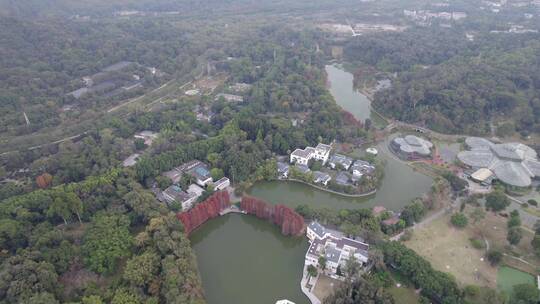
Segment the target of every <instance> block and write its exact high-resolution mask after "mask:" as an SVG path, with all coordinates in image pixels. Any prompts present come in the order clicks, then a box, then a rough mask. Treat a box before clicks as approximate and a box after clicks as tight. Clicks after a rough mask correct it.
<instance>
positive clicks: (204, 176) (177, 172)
mask: <svg viewBox="0 0 540 304" xmlns="http://www.w3.org/2000/svg"><path fill="white" fill-rule="evenodd" d="M184 174H189V175H191V176H193V177H194V178H195V181H196V183H197V184H198V185H200V186H202V187H206V185H208V184H210V183H212V182H213V180H212V176H211V175H210V170H209V169H208V166H207V165H206V164H205V163H203V162H201V161H198V160H192V161H190V162H187V163H185V164H183V165H181V166H179V167H176V168H174V169H172V170H171V171H167V172H165V173H163V175H164V176H167V177H168V178H170V179H171V180H172V181H173V183H174V184H176V183H178V182H180V179H182V175H184Z"/></svg>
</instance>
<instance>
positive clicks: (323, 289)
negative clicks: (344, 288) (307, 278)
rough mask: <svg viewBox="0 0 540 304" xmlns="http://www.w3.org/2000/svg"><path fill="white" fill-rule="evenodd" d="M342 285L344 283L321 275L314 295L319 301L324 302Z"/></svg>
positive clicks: (314, 289)
mask: <svg viewBox="0 0 540 304" xmlns="http://www.w3.org/2000/svg"><path fill="white" fill-rule="evenodd" d="M340 284H342V282H341V281H339V280H336V279H332V278H331V277H329V276H326V275H320V276H319V279H317V284H316V285H315V288H313V293H314V294H315V296H316V297H317V298H319V300H321V301H324V299H326V297H328V296H329V295H331V294H332V292H333V291H334V289H335V288H337V287H338V286H339V285H340Z"/></svg>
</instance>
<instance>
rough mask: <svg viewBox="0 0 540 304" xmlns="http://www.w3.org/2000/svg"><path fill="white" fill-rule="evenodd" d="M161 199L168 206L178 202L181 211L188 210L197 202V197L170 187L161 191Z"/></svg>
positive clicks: (175, 187) (178, 188)
mask: <svg viewBox="0 0 540 304" xmlns="http://www.w3.org/2000/svg"><path fill="white" fill-rule="evenodd" d="M162 194H163V198H164V199H165V201H166V202H167V203H168V204H172V203H173V202H178V203H180V204H181V205H182V211H186V210H189V209H190V208H191V207H193V203H195V202H196V201H197V198H198V196H196V195H195V194H190V193H187V192H184V191H183V190H182V189H181V188H180V187H178V186H176V185H172V186H170V187H169V188H167V189H165V191H163V193H162Z"/></svg>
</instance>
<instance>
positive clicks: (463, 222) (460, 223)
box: [450, 212, 469, 228]
mask: <svg viewBox="0 0 540 304" xmlns="http://www.w3.org/2000/svg"><path fill="white" fill-rule="evenodd" d="M450 222H451V223H452V225H454V226H455V227H458V228H463V227H465V226H467V223H468V222H469V220H468V219H467V216H465V214H463V213H461V212H458V213H454V214H452V217H451V218H450Z"/></svg>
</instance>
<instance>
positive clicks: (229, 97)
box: [216, 93, 244, 102]
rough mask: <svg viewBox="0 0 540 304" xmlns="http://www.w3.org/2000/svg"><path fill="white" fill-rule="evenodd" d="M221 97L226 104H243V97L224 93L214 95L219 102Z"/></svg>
mask: <svg viewBox="0 0 540 304" xmlns="http://www.w3.org/2000/svg"><path fill="white" fill-rule="evenodd" d="M222 97H223V99H225V101H227V102H243V101H244V97H242V96H239V95H233V94H225V93H220V94H217V95H216V100H219V99H220V98H222Z"/></svg>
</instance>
